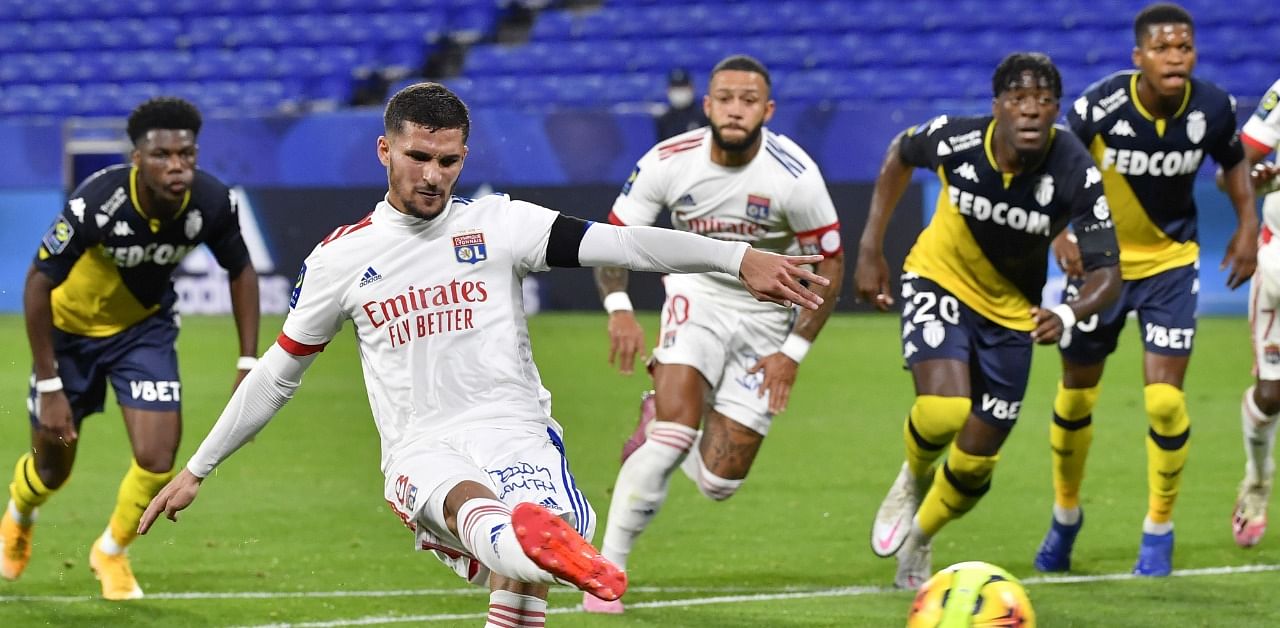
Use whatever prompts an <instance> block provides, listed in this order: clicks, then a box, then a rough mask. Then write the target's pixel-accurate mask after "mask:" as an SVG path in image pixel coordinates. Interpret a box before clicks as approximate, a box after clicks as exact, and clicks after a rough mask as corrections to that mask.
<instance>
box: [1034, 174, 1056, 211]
mask: <svg viewBox="0 0 1280 628" xmlns="http://www.w3.org/2000/svg"><path fill="white" fill-rule="evenodd" d="M1052 200H1053V177H1052V176H1049V175H1047V174H1046V175H1044V176H1042V177H1040V181H1039V182H1038V183H1036V202H1037V203H1040V206H1041V207H1044V206H1045V205H1048V204H1049V201H1052Z"/></svg>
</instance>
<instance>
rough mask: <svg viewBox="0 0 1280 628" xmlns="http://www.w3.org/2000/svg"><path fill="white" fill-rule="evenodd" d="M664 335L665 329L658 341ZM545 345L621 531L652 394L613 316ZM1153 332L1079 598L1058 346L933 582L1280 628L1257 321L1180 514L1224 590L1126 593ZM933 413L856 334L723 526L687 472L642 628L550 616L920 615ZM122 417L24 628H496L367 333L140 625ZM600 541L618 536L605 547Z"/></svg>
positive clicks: (9, 400) (1096, 452)
mask: <svg viewBox="0 0 1280 628" xmlns="http://www.w3.org/2000/svg"><path fill="white" fill-rule="evenodd" d="M656 318H657V317H656V315H654V314H652V313H650V314H647V315H645V317H644V322H645V323H646V325H647V329H648V331H649V332H650V334H651V335H652V333H653V331H654V329H655V327H656ZM279 326H280V320H279V319H274V318H269V319H267V320H265V321H264V322H263V326H262V329H263V332H262V337H263V339H264V340H263V342H264V344H263V346H266V343H269V342H270V341H271V340H272V339H274V337H275V335H276V333H277V332H278V330H279ZM530 326H531V333H532V337H533V344H534V351H535V355H536V356H537V360H538V364H539V367H540V368H541V370H542V374H543V378H544V380H545V383H546V385H547V387H548V388H549V389H550V390H551V392H552V394H553V396H554V408H555V415H556V418H557V419H558V420H559V421H560V422H561V423H562V424H563V425H564V426H565V430H566V440H567V445H568V448H569V456H570V463H571V465H572V467H573V470H574V472H575V475H576V476H577V478H578V480H579V482H580V484H581V485H582V487H583V489H584V490H585V492H586V493H587V496H588V498H589V499H590V500H591V502H592V504H593V506H594V507H595V509H596V512H597V513H598V514H599V515H600V516H601V517H603V516H604V514H605V513H606V511H607V510H608V505H609V491H610V485H611V483H612V482H613V478H614V475H615V474H616V472H617V469H618V464H619V461H618V452H619V448H620V446H621V443H622V441H623V440H624V439H625V438H626V436H627V435H628V434H629V433H630V431H631V429H632V427H633V425H634V421H635V414H636V407H637V402H638V400H639V397H640V393H641V391H643V390H644V389H646V388H647V387H648V382H647V378H645V377H644V376H643V375H635V376H632V377H623V376H620V375H618V374H616V373H615V372H614V371H613V370H611V369H610V368H609V367H608V365H607V364H606V360H605V358H606V354H607V350H606V349H607V345H606V343H607V340H606V335H605V321H604V316H603V314H544V315H540V316H536V317H534V318H533V319H532V320H531V322H530ZM1133 327H1134V325H1131V326H1130V329H1129V330H1128V332H1127V333H1126V334H1125V337H1124V339H1123V341H1122V348H1121V351H1120V352H1119V353H1118V354H1117V355H1116V356H1115V357H1114V358H1113V360H1112V362H1111V364H1110V365H1109V367H1108V372H1107V374H1106V376H1105V377H1104V380H1103V393H1102V400H1101V402H1100V403H1099V405H1098V408H1097V411H1096V413H1095V426H1096V428H1095V429H1096V432H1095V441H1094V445H1093V449H1092V457H1091V460H1090V465H1089V468H1088V478H1087V480H1086V482H1085V488H1084V506H1085V509H1086V510H1087V511H1088V524H1087V526H1086V528H1085V530H1084V532H1083V533H1082V535H1081V538H1080V541H1079V542H1078V544H1077V551H1076V555H1075V565H1076V568H1077V571H1076V572H1075V574H1074V575H1079V576H1083V577H1082V578H1081V579H1080V580H1081V581H1078V582H1052V581H1046V580H1044V579H1042V578H1037V577H1036V576H1037V574H1035V573H1034V571H1033V570H1032V567H1031V558H1032V556H1033V554H1034V552H1035V550H1036V547H1037V545H1038V543H1039V541H1040V538H1041V536H1042V535H1043V534H1044V531H1045V527H1046V524H1047V523H1048V520H1049V506H1050V503H1051V499H1052V495H1051V488H1050V475H1049V449H1048V442H1047V440H1048V436H1047V434H1048V423H1049V413H1050V403H1051V400H1052V395H1053V391H1054V382H1055V381H1056V372H1057V356H1056V353H1055V351H1054V350H1053V349H1052V348H1038V349H1037V353H1036V360H1035V366H1034V369H1033V372H1032V378H1031V386H1030V388H1029V390H1028V393H1027V397H1026V402H1025V404H1024V406H1023V410H1022V417H1021V420H1020V425H1019V426H1018V428H1017V429H1016V430H1015V432H1014V434H1013V435H1012V436H1011V438H1010V440H1009V442H1008V444H1007V445H1006V447H1005V450H1004V453H1003V456H1002V459H1001V461H1000V465H999V467H998V468H997V470H996V476H995V480H994V486H993V488H992V490H991V492H990V493H989V494H988V495H987V497H986V498H985V499H984V500H983V501H982V503H981V504H979V506H978V507H977V508H976V509H975V511H974V512H972V513H970V514H969V515H968V516H967V517H965V518H964V519H962V520H960V521H957V522H955V523H953V524H952V525H950V526H949V527H947V528H946V529H945V530H943V532H942V533H941V535H939V537H938V538H937V539H936V540H935V542H934V543H935V549H934V567H935V569H936V568H941V567H943V566H945V565H947V564H950V563H953V562H958V561H961V560H986V561H989V562H993V563H996V564H999V565H1001V566H1003V567H1005V568H1007V569H1009V570H1010V571H1012V572H1013V573H1014V574H1016V575H1018V576H1020V577H1023V578H1026V579H1028V580H1029V584H1028V589H1029V591H1030V593H1031V597H1032V600H1033V603H1034V605H1035V607H1036V610H1037V613H1038V615H1039V619H1040V625H1041V626H1048V627H1057V626H1167V625H1177V626H1263V625H1277V623H1280V608H1277V606H1276V604H1275V601H1274V598H1272V597H1270V596H1271V595H1274V592H1275V585H1276V583H1277V582H1278V581H1280V574H1278V573H1275V572H1274V570H1275V569H1278V568H1280V533H1276V532H1273V533H1272V536H1271V537H1269V538H1266V539H1264V540H1263V542H1262V544H1261V545H1260V546H1259V547H1257V548H1254V549H1252V550H1241V549H1239V548H1237V547H1236V546H1235V545H1234V544H1233V542H1232V540H1231V534H1230V531H1229V529H1228V522H1229V515H1230V512H1231V508H1232V504H1233V500H1234V497H1235V487H1236V483H1237V482H1238V481H1239V478H1240V474H1241V470H1242V465H1243V453H1242V452H1241V445H1240V418H1239V410H1238V407H1239V400H1240V394H1241V391H1242V390H1243V389H1244V387H1245V386H1247V385H1248V383H1249V377H1250V376H1249V366H1250V360H1251V356H1250V351H1249V345H1248V336H1247V329H1246V324H1245V322H1244V320H1243V319H1238V318H1208V319H1205V320H1202V321H1201V323H1200V332H1199V335H1198V336H1197V339H1196V343H1197V349H1196V355H1195V357H1194V358H1193V359H1192V364H1191V372H1190V375H1189V378H1188V384H1187V393H1188V405H1189V406H1190V413H1191V417H1192V423H1193V426H1194V427H1193V439H1192V441H1191V442H1192V449H1191V459H1190V461H1189V464H1188V468H1187V472H1186V474H1185V481H1184V484H1183V488H1182V496H1181V498H1180V499H1179V503H1178V507H1177V510H1176V522H1177V535H1178V537H1177V538H1178V544H1177V550H1176V552H1175V568H1177V569H1181V570H1203V571H1204V573H1200V574H1197V573H1196V572H1192V573H1190V574H1183V575H1180V576H1178V577H1172V578H1167V579H1159V580H1134V579H1129V578H1126V577H1123V576H1120V574H1124V573H1127V572H1128V570H1129V569H1130V568H1131V567H1132V565H1133V561H1134V558H1135V557H1136V552H1137V543H1138V538H1139V534H1140V529H1139V526H1140V522H1141V519H1142V516H1143V514H1144V513H1145V509H1146V505H1145V504H1146V490H1145V453H1144V445H1143V438H1144V434H1145V432H1146V429H1147V428H1146V421H1145V418H1144V416H1143V413H1142V380H1141V364H1140V359H1139V358H1140V356H1139V352H1138V348H1139V342H1138V341H1139V338H1138V336H1137V332H1136V331H1134V329H1133ZM0 342H2V343H4V346H7V347H9V349H8V351H6V352H5V355H6V357H5V359H3V360H0V466H2V467H3V469H2V470H0V473H2V474H3V475H2V476H0V477H2V478H3V481H0V483H7V481H8V478H9V477H10V476H9V473H10V469H11V465H12V462H13V461H14V460H15V459H16V458H17V456H18V455H19V454H20V453H21V452H22V451H23V449H24V446H25V443H26V442H27V439H28V428H27V419H26V409H25V403H24V399H25V392H26V380H27V374H28V372H29V363H30V358H29V354H28V351H27V349H26V338H25V335H24V333H23V326H22V322H21V319H20V318H19V317H17V316H12V315H11V316H6V317H0ZM234 346H235V343H234V332H233V330H232V324H231V321H230V320H229V319H227V318H203V317H188V318H186V319H185V320H184V324H183V331H182V335H181V341H180V355H181V359H182V373H183V381H184V390H183V392H184V397H185V399H184V401H185V404H184V407H185V415H186V433H185V438H184V440H183V443H182V450H181V452H180V454H179V464H182V463H184V462H185V461H186V459H187V458H188V457H189V456H190V454H191V453H192V452H193V451H194V449H195V447H196V446H197V445H198V444H199V442H200V440H201V438H203V436H204V434H205V433H206V432H207V431H208V428H209V426H210V425H211V424H212V422H213V420H214V419H215V418H216V417H217V414H218V412H219V411H220V410H221V408H222V405H223V403H224V401H225V399H226V396H227V394H228V392H229V390H230V386H231V382H232V377H233V374H234V373H233V370H232V369H233V364H234V362H235V350H234ZM475 358H476V359H481V360H482V359H484V356H475ZM910 403H911V383H910V378H909V377H908V375H907V373H906V372H904V371H903V370H902V369H901V359H900V357H899V347H898V331H897V319H896V318H895V317H892V316H887V315H886V316H866V315H863V316H837V317H835V318H833V319H832V321H831V322H830V323H829V324H828V325H827V328H826V330H824V331H823V335H822V337H821V338H820V339H819V341H818V342H817V343H816V344H815V346H814V349H813V351H812V352H811V353H810V355H809V358H808V359H807V360H806V361H805V363H804V365H803V366H802V367H801V369H800V377H799V382H798V386H797V389H796V391H795V394H794V396H793V398H792V404H791V408H790V409H789V410H788V411H787V412H786V413H785V414H783V415H781V416H779V417H777V418H776V419H775V422H774V427H773V431H772V433H771V434H770V436H769V439H768V440H767V444H766V446H765V447H764V449H763V451H762V453H761V455H760V458H759V459H758V460H757V463H756V466H755V469H754V470H753V471H752V474H751V477H750V478H749V481H748V482H747V483H746V485H745V486H744V487H743V489H742V490H741V491H740V492H739V493H738V495H736V496H735V497H734V498H733V499H730V500H728V501H726V502H724V503H713V502H711V501H709V500H706V499H705V498H703V497H702V496H700V495H699V494H698V493H697V491H696V489H695V488H694V487H693V486H692V485H691V484H690V483H689V482H687V481H685V480H684V479H683V477H682V476H679V474H677V478H676V479H675V480H674V481H673V489H672V491H671V497H670V499H669V500H668V501H667V504H666V507H665V508H664V510H663V512H662V514H661V515H660V516H659V517H658V518H657V520H656V521H655V522H654V524H653V526H652V527H651V528H650V530H649V531H648V533H647V534H645V536H643V537H642V538H641V539H640V542H639V543H638V545H637V548H636V552H635V554H633V557H632V564H631V572H630V575H631V583H632V587H633V590H632V591H631V592H630V593H628V595H627V598H626V600H627V601H628V602H630V603H631V604H632V607H631V608H630V610H629V611H628V612H627V614H626V615H624V616H621V617H589V616H585V615H582V614H580V613H577V612H576V611H575V610H574V607H575V605H576V604H577V602H578V601H579V596H578V595H576V594H574V593H573V592H571V591H568V590H564V589H560V590H556V591H554V592H553V593H552V596H551V609H552V610H551V612H552V613H553V616H552V617H550V618H548V619H549V622H550V625H553V626H609V627H613V626H618V627H621V626H663V627H672V626H698V627H700V628H702V627H712V626H894V625H902V624H903V623H904V619H905V617H906V612H907V609H908V606H909V604H910V600H911V594H909V593H906V592H894V591H890V590H888V589H887V588H886V585H888V584H889V583H890V582H891V581H892V577H893V572H894V562H893V561H892V560H882V559H878V558H876V557H875V556H873V555H872V554H871V551H870V549H869V547H868V540H867V537H868V530H869V528H870V525H871V518H872V516H873V515H874V513H875V510H876V507H877V505H878V504H879V501H880V498H881V497H882V496H883V494H884V492H885V490H886V489H887V488H888V485H889V483H890V482H891V481H892V479H893V477H894V474H895V473H896V472H897V468H898V465H899V463H900V461H901V456H902V453H901V451H902V444H901V436H900V435H901V428H902V417H903V416H904V414H905V412H906V410H907V408H908V406H909V405H910ZM108 404H109V407H108V410H107V411H106V412H105V413H103V414H100V415H96V416H94V417H92V418H90V419H89V420H88V421H87V422H86V424H85V425H84V429H83V431H82V441H81V446H80V459H79V461H78V464H77V467H76V470H75V472H74V473H73V475H72V479H71V481H70V483H69V484H68V485H67V486H66V488H65V489H64V490H62V491H61V492H60V493H59V494H58V495H56V496H55V498H54V499H53V500H52V501H51V502H50V503H49V504H48V505H47V507H46V508H44V509H43V511H42V513H41V519H40V522H39V524H38V527H37V530H36V536H35V555H34V557H33V559H32V562H31V565H30V567H29V568H28V570H27V572H26V574H25V575H24V576H23V578H22V579H21V580H20V581H18V582H15V583H11V582H2V581H0V626H46V625H47V626H78V625H83V626H258V625H266V624H275V625H306V626H339V625H348V624H355V623H359V624H361V625H382V624H388V625H405V624H409V623H430V624H431V625H451V626H452V625H462V626H478V625H481V624H482V623H483V619H482V615H483V612H484V611H485V609H486V602H487V596H486V595H485V593H484V592H483V591H481V590H479V589H475V588H467V587H465V586H464V583H462V582H461V581H460V580H459V579H457V578H456V577H455V576H454V575H453V574H452V572H450V571H449V570H447V569H446V568H444V567H443V566H442V565H440V564H439V563H437V561H436V560H435V559H434V558H432V557H431V556H430V555H427V554H424V553H417V552H414V551H412V548H413V539H412V536H411V535H410V533H409V532H408V531H407V530H405V529H404V527H403V526H402V525H401V524H400V522H399V521H398V520H397V519H396V517H395V516H394V515H392V514H391V512H390V511H389V510H388V508H387V506H386V504H385V503H384V502H383V500H382V479H381V475H380V473H379V471H378V459H379V456H378V439H377V434H376V432H375V430H374V426H373V422H372V420H371V419H370V417H369V409H368V404H367V400H366V397H365V393H364V387H363V383H362V378H361V375H360V370H359V365H358V363H357V358H356V353H355V347H354V342H353V341H352V337H351V333H350V331H349V330H344V331H343V333H342V334H341V335H340V336H339V337H338V339H337V340H335V342H334V343H333V344H332V345H330V347H329V349H328V350H327V351H326V352H325V354H324V355H323V356H322V357H321V358H320V360H319V361H318V362H317V363H316V364H315V365H314V366H313V367H312V369H311V370H310V372H308V374H307V376H306V380H305V383H304V384H303V387H302V389H301V390H300V391H299V393H298V395H297V396H296V398H295V399H294V401H293V402H292V403H290V404H289V405H288V406H287V407H286V408H285V409H284V411H283V412H281V414H280V415H279V416H277V418H276V419H275V421H273V422H272V424H271V425H269V426H268V427H267V429H266V430H265V431H264V432H263V433H262V434H260V435H259V436H258V438H257V439H256V441H254V442H252V443H250V444H248V445H246V446H245V448H244V449H243V450H242V451H240V452H239V453H237V454H236V455H235V456H234V457H233V458H232V459H231V460H230V461H229V462H227V463H226V464H224V465H223V467H222V468H221V469H220V470H219V471H218V473H217V474H216V475H215V476H213V477H211V478H210V479H209V480H207V481H206V482H205V485H204V489H203V491H202V495H201V499H200V500H199V501H198V502H197V503H196V504H195V505H194V506H193V507H192V508H191V509H190V510H188V511H186V512H184V513H182V515H181V516H180V517H179V519H180V522H179V523H178V524H176V525H175V524H172V523H170V522H167V521H161V522H159V523H158V524H157V527H156V529H155V530H154V531H153V532H152V533H151V535H149V536H148V537H145V538H143V539H140V540H139V542H137V543H136V544H135V545H134V546H133V548H132V549H131V555H132V556H133V564H134V569H135V572H136V573H137V574H138V578H139V581H140V582H141V584H142V587H143V588H144V589H145V590H146V592H147V595H148V597H147V599H144V600H140V601H136V602H128V603H109V602H104V601H101V600H98V599H96V597H97V594H98V585H97V582H96V581H94V579H93V577H92V575H91V574H90V572H89V569H88V565H87V561H88V552H89V546H90V544H91V542H92V541H93V539H94V537H95V536H97V535H98V534H100V533H101V532H102V530H103V528H104V526H105V525H106V519H107V516H108V514H109V512H110V509H111V507H112V504H113V503H114V499H115V491H116V486H117V483H118V482H119V480H120V477H121V476H122V474H123V473H124V471H125V470H126V468H127V466H128V464H129V454H128V448H127V442H126V439H125V435H124V430H123V424H122V422H121V420H120V417H119V411H118V410H117V409H116V408H115V407H114V405H113V402H112V401H109V402H108ZM602 534H603V528H599V529H598V531H597V540H599V538H600V536H601V535H602ZM1249 566H1254V569H1255V570H1254V571H1249V570H1248V569H1247V568H1248V567H1249ZM1215 568H1226V569H1218V570H1215Z"/></svg>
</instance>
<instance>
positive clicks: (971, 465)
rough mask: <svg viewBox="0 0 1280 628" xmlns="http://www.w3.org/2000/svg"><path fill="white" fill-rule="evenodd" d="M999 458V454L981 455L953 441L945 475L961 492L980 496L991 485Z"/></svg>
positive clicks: (944, 471)
mask: <svg viewBox="0 0 1280 628" xmlns="http://www.w3.org/2000/svg"><path fill="white" fill-rule="evenodd" d="M999 460H1000V455H999V454H996V455H993V456H979V455H977V454H971V453H969V452H967V451H964V450H963V449H960V447H958V446H957V445H956V444H955V443H952V444H951V450H950V452H949V453H948V454H947V464H946V466H945V468H944V470H943V475H944V476H945V477H946V479H947V481H948V482H950V483H951V484H952V485H953V486H955V487H956V488H957V489H958V490H960V492H962V493H965V494H968V495H971V496H974V497H980V496H981V495H982V494H983V493H986V492H987V489H988V488H990V487H991V476H992V474H993V473H995V468H996V462H997V461H999Z"/></svg>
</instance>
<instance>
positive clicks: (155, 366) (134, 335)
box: [27, 312, 182, 426]
mask: <svg viewBox="0 0 1280 628" xmlns="http://www.w3.org/2000/svg"><path fill="white" fill-rule="evenodd" d="M176 318H177V315H176V314H173V313H171V312H162V313H159V314H156V315H154V316H151V317H149V318H146V319H143V320H142V321H141V322H139V323H138V324H136V325H134V326H133V327H130V328H128V329H126V330H124V331H122V332H120V333H118V334H116V335H114V336H108V337H106V338H90V337H88V336H78V335H76V334H68V333H66V332H64V331H61V330H58V329H56V328H55V329H54V330H53V352H54V355H55V356H56V357H57V360H58V377H60V378H62V388H63V391H64V392H65V393H66V395H67V401H69V402H70V403H71V413H72V415H73V416H74V417H75V422H76V425H77V426H78V425H80V422H81V421H82V420H83V419H84V417H86V416H88V415H90V414H93V413H95V412H101V411H102V407H103V402H104V401H106V398H107V380H110V381H111V387H112V388H114V389H115V391H116V401H117V402H118V403H119V404H120V405H122V406H128V407H130V408H141V409H143V410H157V411H175V412H176V411H179V410H181V409H182V385H181V384H180V383H179V381H178V351H177V347H176V345H175V343H176V342H177V340H178V325H177V321H176ZM32 384H33V385H32V386H31V388H30V390H29V392H28V394H29V395H30V397H29V401H30V403H29V404H28V406H27V407H28V409H30V410H34V408H35V399H36V392H35V386H34V378H33V381H32ZM29 415H30V417H31V424H32V425H33V426H34V425H36V424H37V423H38V420H37V419H36V415H35V412H34V411H32V412H29Z"/></svg>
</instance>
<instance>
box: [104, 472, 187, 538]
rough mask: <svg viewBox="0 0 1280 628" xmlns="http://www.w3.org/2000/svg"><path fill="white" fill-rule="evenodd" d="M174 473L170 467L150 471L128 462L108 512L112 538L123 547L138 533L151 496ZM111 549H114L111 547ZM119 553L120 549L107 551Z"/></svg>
mask: <svg viewBox="0 0 1280 628" xmlns="http://www.w3.org/2000/svg"><path fill="white" fill-rule="evenodd" d="M174 475H175V472H174V471H173V470H172V469H170V470H169V471H165V472H164V473H152V472H151V471H147V470H146V469H143V468H142V467H140V466H138V461H137V460H134V461H132V463H131V464H130V465H129V472H128V473H126V474H125V476H124V480H123V481H121V482H120V492H119V493H118V494H117V495H116V509H115V510H114V511H112V513H111V524H110V526H109V527H108V530H110V532H111V540H113V541H114V542H115V544H116V545H117V546H118V547H119V548H120V549H121V550H123V549H124V548H125V547H126V546H128V545H129V544H130V543H132V542H133V539H135V538H137V536H138V522H139V521H140V520H142V512H143V511H144V510H146V509H147V504H150V503H151V498H152V497H155V496H156V493H159V492H160V489H162V488H164V485H165V484H167V483H168V482H169V480H170V479H171V478H172V477H173V476H174ZM111 549H114V548H111ZM108 553H119V552H108Z"/></svg>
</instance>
